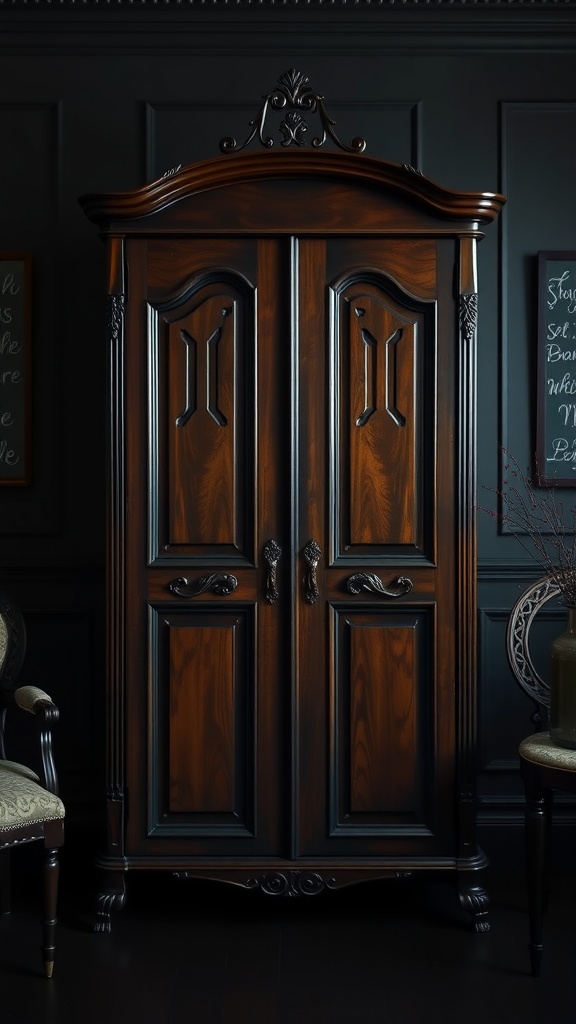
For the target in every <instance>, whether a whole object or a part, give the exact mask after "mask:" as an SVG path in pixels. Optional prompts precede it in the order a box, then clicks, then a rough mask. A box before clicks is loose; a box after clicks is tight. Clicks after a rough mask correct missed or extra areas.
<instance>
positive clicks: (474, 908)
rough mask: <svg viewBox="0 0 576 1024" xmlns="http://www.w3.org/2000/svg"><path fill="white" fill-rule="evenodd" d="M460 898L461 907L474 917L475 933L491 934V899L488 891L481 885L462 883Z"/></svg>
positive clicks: (459, 891) (459, 890) (459, 892)
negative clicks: (489, 915)
mask: <svg viewBox="0 0 576 1024" xmlns="http://www.w3.org/2000/svg"><path fill="white" fill-rule="evenodd" d="M458 897H459V899H460V906H461V907H463V909H464V910H465V911H466V912H467V913H468V914H470V916H471V917H472V923H473V926H474V931H475V932H489V931H490V921H489V919H488V910H489V899H488V894H487V892H486V890H485V889H483V888H482V886H481V885H472V884H471V883H466V882H464V883H463V882H460V885H459V889H458Z"/></svg>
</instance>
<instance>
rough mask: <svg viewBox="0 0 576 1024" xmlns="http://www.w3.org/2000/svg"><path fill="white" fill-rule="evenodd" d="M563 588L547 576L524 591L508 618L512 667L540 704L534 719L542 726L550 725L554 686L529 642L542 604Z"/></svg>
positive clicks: (507, 644)
mask: <svg viewBox="0 0 576 1024" xmlns="http://www.w3.org/2000/svg"><path fill="white" fill-rule="evenodd" d="M559 594H560V588H559V587H558V586H557V584H556V583H554V582H553V580H551V579H549V577H547V576H543V577H542V578H541V579H539V580H537V581H536V583H533V584H532V585H531V586H529V587H528V589H527V590H525V591H524V593H523V594H522V596H521V597H519V598H518V600H517V601H516V604H515V605H514V607H513V609H512V611H511V613H510V618H509V620H508V632H507V638H506V653H507V655H508V662H509V664H510V668H511V669H512V672H513V673H514V676H515V678H516V681H517V683H519V685H520V686H521V687H522V689H523V690H524V692H525V693H527V694H528V696H529V697H530V699H531V700H532V701H533V702H534V704H535V705H536V712H535V714H534V715H533V716H532V720H533V722H534V723H535V724H536V725H537V726H538V727H539V728H542V727H544V728H545V727H546V726H547V724H548V716H549V713H550V687H549V685H548V683H546V682H545V680H544V679H542V678H541V677H540V676H539V675H538V673H537V671H536V669H535V668H534V664H533V662H532V658H531V657H530V649H529V645H528V641H529V636H530V628H531V626H532V623H533V621H534V618H535V616H536V615H537V614H538V612H539V611H540V609H541V608H542V605H544V604H546V602H547V601H549V600H550V599H551V598H553V597H558V595H559Z"/></svg>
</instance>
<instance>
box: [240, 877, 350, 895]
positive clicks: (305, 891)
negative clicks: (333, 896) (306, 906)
mask: <svg viewBox="0 0 576 1024" xmlns="http://www.w3.org/2000/svg"><path fill="white" fill-rule="evenodd" d="M246 885H247V887H248V888H249V889H260V890H261V892H263V893H266V895H267V896H316V895H317V894H318V893H319V892H322V890H323V889H325V888H326V886H328V887H330V886H333V885H334V879H333V878H327V879H324V878H323V877H322V875H319V874H318V872H317V871H267V872H266V873H265V874H263V875H259V876H258V877H257V878H249V879H248V880H247V882H246Z"/></svg>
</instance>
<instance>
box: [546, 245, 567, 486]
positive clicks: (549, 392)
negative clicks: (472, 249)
mask: <svg viewBox="0 0 576 1024" xmlns="http://www.w3.org/2000/svg"><path fill="white" fill-rule="evenodd" d="M536 433H537V437H536V481H537V483H538V484H539V485H540V486H547V487H576V252H574V251H566V250H558V251H554V250H546V251H542V252H539V253H538V359H537V431H536Z"/></svg>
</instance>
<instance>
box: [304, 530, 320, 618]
mask: <svg viewBox="0 0 576 1024" xmlns="http://www.w3.org/2000/svg"><path fill="white" fill-rule="evenodd" d="M303 554H304V558H305V560H306V562H307V564H308V572H307V573H306V576H305V577H304V600H305V601H307V602H308V604H314V603H315V602H316V601H317V600H318V598H319V597H320V591H319V590H318V580H317V578H316V569H317V567H318V562H319V561H320V559H321V557H322V549H321V548H320V546H319V545H318V544H317V543H316V541H315V540H312V539H311V540H309V541H308V543H307V544H306V545H305V547H304V552H303Z"/></svg>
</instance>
